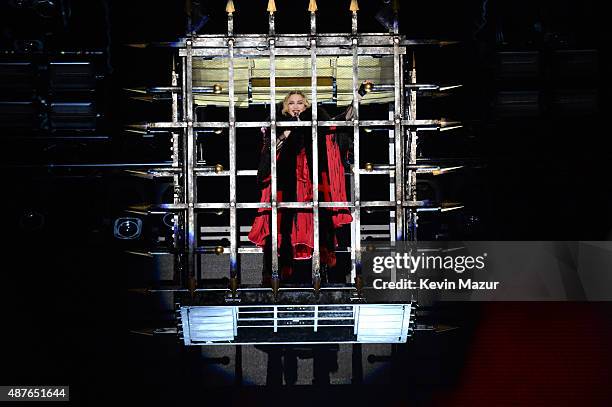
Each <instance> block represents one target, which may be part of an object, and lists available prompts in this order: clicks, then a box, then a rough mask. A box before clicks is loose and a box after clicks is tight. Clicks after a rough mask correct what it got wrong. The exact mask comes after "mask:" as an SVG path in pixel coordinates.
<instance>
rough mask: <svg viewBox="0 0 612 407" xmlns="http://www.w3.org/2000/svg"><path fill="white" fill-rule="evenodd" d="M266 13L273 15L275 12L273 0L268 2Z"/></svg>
mask: <svg viewBox="0 0 612 407" xmlns="http://www.w3.org/2000/svg"><path fill="white" fill-rule="evenodd" d="M267 11H268V13H270V14H271V13H274V12H276V3H274V0H268V9H267Z"/></svg>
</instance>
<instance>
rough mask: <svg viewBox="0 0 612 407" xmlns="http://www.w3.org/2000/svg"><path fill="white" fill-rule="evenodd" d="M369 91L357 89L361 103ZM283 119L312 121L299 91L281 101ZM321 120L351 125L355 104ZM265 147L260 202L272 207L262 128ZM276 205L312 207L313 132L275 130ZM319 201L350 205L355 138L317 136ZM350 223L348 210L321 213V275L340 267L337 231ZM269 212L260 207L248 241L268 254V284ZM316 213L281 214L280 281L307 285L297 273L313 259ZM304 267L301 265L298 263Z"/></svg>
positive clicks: (325, 131) (324, 131) (331, 132)
mask: <svg viewBox="0 0 612 407" xmlns="http://www.w3.org/2000/svg"><path fill="white" fill-rule="evenodd" d="M369 86H371V82H370V81H365V82H364V83H363V84H362V85H361V87H360V88H359V91H358V94H359V96H358V97H359V99H360V100H361V98H362V97H363V95H365V93H366V89H367V88H368V87H369ZM277 117H278V118H279V120H281V121H282V120H285V121H286V120H296V121H297V120H305V121H309V120H311V117H312V109H311V106H310V102H309V101H308V98H307V97H306V96H305V95H304V93H302V92H300V91H291V92H289V93H288V94H287V95H286V96H285V99H284V100H283V104H282V110H281V111H280V112H278V114H277ZM317 117H318V120H334V119H335V120H351V119H352V117H353V106H352V104H351V105H350V106H349V107H348V108H347V109H346V110H345V111H344V112H343V113H341V114H340V115H338V116H336V117H334V118H333V119H332V118H331V117H330V116H329V114H328V113H327V112H326V111H325V110H324V109H322V108H321V107H318V110H317ZM262 132H263V147H262V149H261V159H260V164H259V169H258V172H257V181H258V183H259V186H260V188H261V202H270V195H271V176H270V161H271V157H270V142H271V140H270V139H271V137H270V129H269V128H265V129H262ZM276 143H277V144H276V149H277V166H276V176H277V202H310V201H312V197H313V190H312V178H311V174H312V137H311V129H310V127H291V128H280V127H279V128H277V137H276ZM318 157H319V159H318V163H319V171H318V172H319V173H318V174H317V176H318V177H319V191H318V193H319V201H323V202H346V201H347V198H346V185H345V178H344V174H345V171H346V170H350V167H351V163H352V138H351V136H349V135H346V134H342V133H340V132H337V131H336V128H335V127H324V128H320V130H319V137H318ZM351 221H352V217H351V215H350V211H349V209H348V208H321V209H319V231H320V232H319V247H320V254H321V269H322V272H323V273H322V274H324V273H325V271H326V269H327V268H332V267H334V266H335V265H336V254H335V248H336V246H337V243H338V242H337V236H336V230H337V229H338V228H340V227H342V226H343V225H346V224H349V223H351ZM271 223H272V222H271V210H270V209H264V208H261V209H259V211H258V214H257V217H256V218H255V221H254V222H253V226H252V227H251V232H250V233H249V240H250V241H252V242H253V243H255V244H256V245H257V246H259V247H262V248H263V249H264V262H263V276H264V282H266V280H269V278H270V276H271V263H272V262H271V259H272V254H271V252H272V250H271V233H270V229H271ZM313 227H314V226H313V212H312V210H309V209H292V208H282V209H279V210H278V256H279V271H280V276H281V280H284V281H288V280H291V281H295V282H298V281H299V282H302V281H303V282H305V281H308V280H309V279H310V274H309V273H300V274H305V275H303V276H300V275H295V273H293V271H294V268H296V266H298V265H299V264H303V263H301V262H303V261H305V260H309V259H311V258H312V251H313V248H314V233H313ZM298 262H300V263H298Z"/></svg>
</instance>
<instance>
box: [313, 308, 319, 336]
mask: <svg viewBox="0 0 612 407" xmlns="http://www.w3.org/2000/svg"><path fill="white" fill-rule="evenodd" d="M314 307H315V310H314V323H313V325H314V331H315V332H317V330H318V329H319V306H318V305H315V306H314Z"/></svg>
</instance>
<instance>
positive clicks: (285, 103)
mask: <svg viewBox="0 0 612 407" xmlns="http://www.w3.org/2000/svg"><path fill="white" fill-rule="evenodd" d="M293 95H300V96H301V97H302V98H304V106H306V109H308V108H309V107H310V100H308V98H307V97H306V95H305V94H304V92H302V91H301V90H292V91H291V92H289V93H287V96H285V99H283V110H282V112H281V113H282V114H284V115H287V116H289V98H290V97H291V96H293Z"/></svg>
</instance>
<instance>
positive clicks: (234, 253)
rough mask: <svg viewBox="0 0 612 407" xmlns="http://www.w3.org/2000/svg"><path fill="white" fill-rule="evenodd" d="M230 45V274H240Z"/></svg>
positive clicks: (231, 48) (230, 43)
mask: <svg viewBox="0 0 612 407" xmlns="http://www.w3.org/2000/svg"><path fill="white" fill-rule="evenodd" d="M227 46H228V54H229V60H228V94H229V95H228V97H229V160H230V162H229V167H230V173H229V181H230V210H229V212H230V276H231V277H232V278H233V277H236V276H237V274H238V232H239V231H238V224H237V220H236V106H235V100H234V85H235V84H234V40H233V39H231V38H230V39H229V40H228V41H227Z"/></svg>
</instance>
